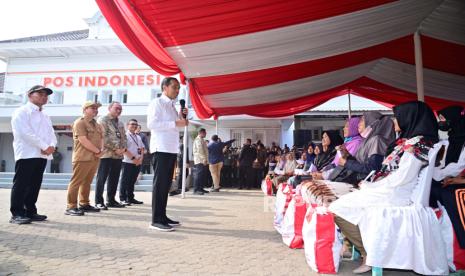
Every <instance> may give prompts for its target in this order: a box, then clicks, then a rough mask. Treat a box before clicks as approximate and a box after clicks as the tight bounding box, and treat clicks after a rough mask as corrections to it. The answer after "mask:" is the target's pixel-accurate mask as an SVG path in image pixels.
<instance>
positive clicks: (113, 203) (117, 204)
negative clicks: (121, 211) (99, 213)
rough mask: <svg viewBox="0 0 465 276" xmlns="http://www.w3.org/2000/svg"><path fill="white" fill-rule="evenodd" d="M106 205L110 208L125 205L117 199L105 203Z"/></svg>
mask: <svg viewBox="0 0 465 276" xmlns="http://www.w3.org/2000/svg"><path fill="white" fill-rule="evenodd" d="M107 207H111V208H124V207H126V206H124V205H123V204H120V203H119V202H117V201H114V202H108V203H107Z"/></svg>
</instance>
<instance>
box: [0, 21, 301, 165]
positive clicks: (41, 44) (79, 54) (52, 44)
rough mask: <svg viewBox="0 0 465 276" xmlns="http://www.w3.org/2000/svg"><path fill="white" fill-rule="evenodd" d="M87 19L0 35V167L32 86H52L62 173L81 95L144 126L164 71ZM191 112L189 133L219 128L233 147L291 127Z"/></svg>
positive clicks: (51, 111) (10, 161)
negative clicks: (60, 28)
mask: <svg viewBox="0 0 465 276" xmlns="http://www.w3.org/2000/svg"><path fill="white" fill-rule="evenodd" d="M86 22H87V24H88V25H89V29H88V30H80V31H73V32H66V33H59V34H51V35H44V36H37V37H29V38H20V39H13V40H6V41H0V58H1V59H2V60H4V61H5V62H6V63H7V69H6V72H5V79H4V87H3V93H0V162H1V161H2V160H3V161H4V162H3V164H4V166H3V169H4V170H5V171H14V156H13V148H12V141H13V136H12V133H11V125H10V121H11V114H12V113H13V111H14V110H15V109H16V108H18V106H19V105H21V104H23V103H24V102H25V101H26V100H27V98H26V97H25V96H24V93H25V91H27V90H28V89H29V88H30V87H32V86H33V85H36V84H42V85H45V86H47V87H49V88H51V89H53V91H54V93H53V94H52V95H51V96H50V99H49V101H50V103H49V104H47V105H46V106H45V107H44V112H46V113H47V114H48V115H49V116H50V117H51V119H52V122H53V125H54V128H55V129H56V133H57V137H58V149H59V151H60V152H61V153H62V154H63V157H64V158H63V162H62V165H61V167H62V168H61V169H62V171H63V172H71V154H72V135H71V124H72V122H73V121H74V120H75V119H76V118H78V117H79V116H80V115H81V113H82V110H81V105H82V103H83V102H84V101H86V100H98V101H100V102H101V103H102V104H103V106H102V107H101V108H100V109H99V114H100V115H104V114H106V112H107V111H106V110H107V105H108V103H110V102H112V101H119V102H121V103H122V104H123V113H122V120H123V121H127V120H129V119H130V118H135V119H137V120H138V121H139V122H140V123H141V125H142V126H143V129H145V130H146V110H147V105H148V103H149V102H150V101H151V100H152V99H154V98H155V97H158V96H160V95H161V88H160V83H161V80H162V79H163V78H164V77H163V76H162V75H160V74H158V73H156V72H155V71H153V70H152V69H151V68H149V67H148V66H147V65H146V64H145V63H143V62H141V61H140V60H139V59H138V58H137V57H135V56H134V55H133V54H132V53H131V52H130V51H129V50H128V49H127V48H126V47H125V46H124V45H123V44H122V42H121V41H120V40H119V39H118V38H117V36H116V35H115V34H114V32H113V31H112V30H111V28H110V26H109V25H108V23H107V22H106V20H105V19H104V17H103V16H102V15H101V13H97V14H96V15H95V16H94V17H92V18H89V19H86ZM175 77H176V76H175ZM185 90H186V88H185V87H182V89H181V93H180V96H179V98H184V97H185V93H186V91H185ZM0 91H1V89H0ZM190 113H191V116H192V122H193V123H192V124H191V126H190V129H191V130H192V131H195V129H197V128H199V127H204V128H206V129H207V133H208V134H210V135H212V134H215V133H216V132H218V135H219V136H220V137H221V138H222V139H223V140H228V139H232V137H234V138H236V139H238V141H237V142H236V145H237V146H238V145H240V144H242V143H243V142H244V141H245V139H246V138H252V139H253V140H257V139H260V140H261V141H262V142H264V143H266V144H271V142H277V143H278V144H280V143H281V142H283V139H287V137H288V136H289V134H287V135H285V134H283V133H288V132H290V133H292V131H293V129H292V128H290V126H287V125H289V124H287V125H286V127H285V129H282V122H283V120H284V121H286V122H289V121H292V120H293V117H289V118H282V119H259V118H252V117H247V116H233V117H231V118H228V119H224V120H223V118H220V122H219V124H218V125H217V123H216V122H215V121H214V120H202V121H200V120H198V118H197V117H196V116H195V112H194V111H193V109H192V108H191V109H190ZM210 135H209V136H210ZM286 142H287V143H292V141H286ZM0 169H2V168H1V167H0ZM47 170H48V168H47Z"/></svg>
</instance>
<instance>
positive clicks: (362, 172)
mask: <svg viewBox="0 0 465 276" xmlns="http://www.w3.org/2000/svg"><path fill="white" fill-rule="evenodd" d="M393 113H394V116H390V115H382V114H381V113H379V112H376V111H369V112H365V113H364V114H363V116H362V117H352V118H350V119H348V120H347V122H346V125H345V127H344V140H342V138H341V137H340V136H339V131H337V130H336V131H331V130H329V131H324V132H323V135H322V141H321V144H314V143H309V144H308V145H307V146H306V147H304V148H303V149H302V151H301V152H293V151H294V150H295V151H297V150H296V149H294V147H293V150H291V152H290V153H277V154H275V155H273V156H270V157H269V163H271V164H273V166H270V167H269V168H270V171H269V177H270V178H271V177H272V182H273V185H274V186H275V191H276V188H277V186H278V185H279V184H280V183H283V182H287V183H289V184H292V185H293V186H294V187H295V186H296V185H298V184H300V183H303V182H304V181H318V180H323V181H324V183H325V184H326V185H329V186H331V185H332V183H336V182H337V183H340V182H344V183H347V184H348V185H353V189H351V191H352V192H349V193H347V194H343V195H339V198H338V199H336V200H335V201H334V202H332V203H330V205H329V210H330V211H331V212H332V213H334V214H335V222H336V224H337V225H338V226H339V228H340V229H341V231H342V233H344V235H345V237H346V238H347V239H348V240H349V241H350V242H351V243H352V244H353V245H354V246H355V247H356V248H357V249H358V250H359V251H360V252H361V255H362V260H363V262H362V265H361V266H360V267H359V268H357V269H355V270H354V273H365V272H367V271H369V270H370V269H371V267H369V266H368V265H366V264H365V260H366V251H365V249H364V246H363V242H362V236H361V234H360V230H359V228H358V227H359V226H358V224H359V221H360V219H361V217H363V216H364V215H365V213H366V212H369V210H370V209H371V208H374V207H376V206H408V205H410V204H412V201H411V196H412V193H413V190H414V187H415V185H416V184H417V179H418V176H419V173H420V171H421V170H422V169H423V168H425V167H427V166H429V165H432V166H436V168H435V171H434V176H433V179H434V180H433V183H432V188H431V200H430V206H431V207H433V208H434V207H438V205H441V206H444V208H445V209H446V210H447V213H448V215H449V217H450V220H451V222H452V226H453V230H454V234H455V237H456V239H457V241H458V244H459V246H460V248H462V249H465V150H464V144H465V109H464V108H463V107H460V106H453V107H448V108H445V109H443V110H440V111H439V112H438V118H437V117H436V116H435V114H434V112H433V111H432V109H431V108H430V107H429V106H428V105H427V104H425V103H423V102H419V101H413V102H408V103H404V104H400V105H398V106H395V107H394V108H393ZM438 120H439V127H438ZM438 129H440V130H442V131H447V132H448V140H449V145H448V148H447V152H446V154H445V164H443V166H444V165H445V167H441V165H440V162H439V161H440V160H439V159H440V158H439V157H442V156H438V160H437V161H436V164H429V160H428V153H429V152H430V150H431V149H432V148H433V145H434V144H435V143H437V142H438V141H439V132H438ZM396 133H397V136H398V137H397V139H396ZM296 153H297V154H298V155H299V156H300V157H299V159H298V160H297V161H295V160H294V156H295V155H296ZM443 163H444V162H443ZM291 169H293V171H291Z"/></svg>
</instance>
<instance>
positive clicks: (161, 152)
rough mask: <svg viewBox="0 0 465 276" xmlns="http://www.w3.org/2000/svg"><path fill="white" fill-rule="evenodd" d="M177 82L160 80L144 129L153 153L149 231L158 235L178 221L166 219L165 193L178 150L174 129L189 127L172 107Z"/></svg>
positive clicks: (184, 119) (174, 79) (169, 185)
mask: <svg viewBox="0 0 465 276" xmlns="http://www.w3.org/2000/svg"><path fill="white" fill-rule="evenodd" d="M179 88H180V85H179V81H178V80H177V79H176V78H172V77H168V78H165V79H163V81H162V83H161V90H162V92H163V94H162V95H161V97H159V98H156V99H154V100H152V102H150V104H149V106H148V110H147V112H148V114H147V126H148V128H149V129H150V131H151V136H150V150H151V152H152V153H153V170H154V173H153V174H154V176H153V190H152V224H151V225H150V228H152V229H156V230H159V231H165V232H169V231H173V230H174V229H173V226H177V225H180V223H179V222H178V221H174V220H171V219H170V218H168V217H167V216H166V204H167V202H168V192H169V190H170V187H171V183H172V181H173V178H172V177H173V172H174V167H175V163H176V157H177V153H178V149H179V130H178V127H185V126H187V125H188V124H189V121H188V120H187V119H186V117H187V109H186V108H184V109H183V110H180V112H179V113H178V112H177V111H176V109H175V107H174V104H175V100H176V98H177V96H178V94H179Z"/></svg>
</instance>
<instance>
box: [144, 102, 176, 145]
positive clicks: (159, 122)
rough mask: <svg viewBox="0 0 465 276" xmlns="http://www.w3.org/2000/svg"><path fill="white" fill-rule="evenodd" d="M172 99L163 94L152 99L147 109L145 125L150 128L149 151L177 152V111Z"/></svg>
mask: <svg viewBox="0 0 465 276" xmlns="http://www.w3.org/2000/svg"><path fill="white" fill-rule="evenodd" d="M174 102H175V101H174V100H171V99H170V98H168V97H167V96H166V95H165V94H162V95H161V97H159V98H156V99H153V100H152V101H151V102H150V104H149V106H148V109H147V127H148V129H150V133H151V136H150V152H151V153H154V152H167V153H176V154H177V153H178V151H179V130H178V128H177V127H176V120H177V119H178V112H177V111H176V108H175V107H174Z"/></svg>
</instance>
